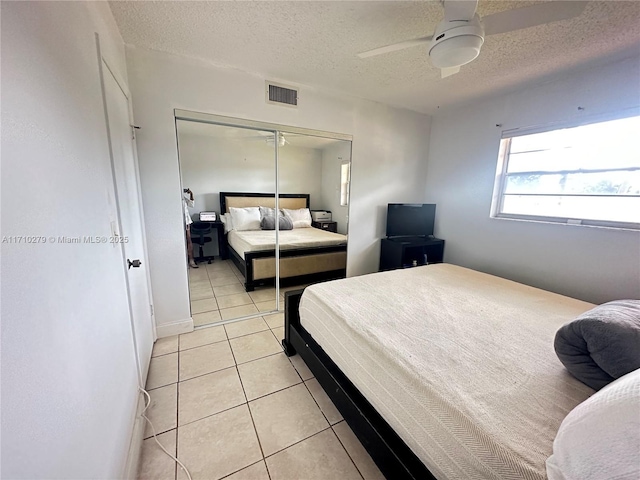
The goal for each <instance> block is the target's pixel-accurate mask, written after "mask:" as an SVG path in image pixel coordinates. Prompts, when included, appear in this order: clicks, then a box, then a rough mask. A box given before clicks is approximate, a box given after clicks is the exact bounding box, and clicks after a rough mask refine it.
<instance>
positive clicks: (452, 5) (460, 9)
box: [444, 0, 478, 22]
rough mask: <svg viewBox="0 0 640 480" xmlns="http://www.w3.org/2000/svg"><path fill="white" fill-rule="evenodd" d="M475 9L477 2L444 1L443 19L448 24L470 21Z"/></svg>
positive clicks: (466, 0)
mask: <svg viewBox="0 0 640 480" xmlns="http://www.w3.org/2000/svg"><path fill="white" fill-rule="evenodd" d="M477 7H478V0H444V19H445V20H446V21H448V22H452V21H455V20H471V19H472V18H473V16H474V15H475V14H476V8H477Z"/></svg>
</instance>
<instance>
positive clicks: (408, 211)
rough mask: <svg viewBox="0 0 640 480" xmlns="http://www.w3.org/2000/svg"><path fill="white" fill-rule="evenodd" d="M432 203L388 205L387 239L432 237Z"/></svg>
mask: <svg viewBox="0 0 640 480" xmlns="http://www.w3.org/2000/svg"><path fill="white" fill-rule="evenodd" d="M435 219H436V205H435V204H434V203H425V204H422V203H390V204H389V205H388V206H387V237H410V236H425V237H426V236H428V235H433V224H434V222H435Z"/></svg>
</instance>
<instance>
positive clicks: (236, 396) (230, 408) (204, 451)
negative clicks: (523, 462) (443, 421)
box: [139, 314, 383, 480]
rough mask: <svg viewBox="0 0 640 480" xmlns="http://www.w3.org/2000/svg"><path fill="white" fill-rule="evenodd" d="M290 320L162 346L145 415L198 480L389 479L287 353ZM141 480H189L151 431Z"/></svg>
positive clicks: (239, 326)
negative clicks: (284, 334) (285, 342)
mask: <svg viewBox="0 0 640 480" xmlns="http://www.w3.org/2000/svg"><path fill="white" fill-rule="evenodd" d="M283 321H284V314H277V315H271V316H269V317H259V318H257V319H252V320H245V321H242V322H238V323H231V324H227V325H224V326H223V325H220V326H214V327H210V328H206V329H202V330H198V331H195V332H192V333H188V334H185V335H180V336H179V338H178V337H170V338H163V339H160V340H158V341H157V342H156V345H155V347H154V350H153V358H152V359H151V367H150V372H149V377H148V380H147V389H149V393H150V395H151V407H150V409H149V411H148V416H149V418H150V419H151V421H152V422H153V423H154V426H155V428H156V432H157V433H158V434H159V435H158V438H159V440H160V442H161V443H162V444H163V445H164V446H165V448H167V450H169V451H170V452H171V453H172V454H174V455H176V454H177V456H178V458H179V459H180V461H182V462H183V463H184V464H185V465H186V467H187V468H188V469H189V471H190V473H191V476H192V478H193V480H216V479H221V478H225V479H229V480H303V479H304V480H308V479H309V480H311V479H319V480H332V479H336V480H337V479H340V480H348V479H358V480H361V479H365V480H370V479H382V478H383V477H382V474H381V473H380V471H379V470H378V469H377V467H376V466H375V464H374V463H373V461H372V460H371V457H369V455H368V454H367V453H366V451H365V450H364V448H363V447H362V445H361V444H360V442H359V441H358V440H357V438H356V437H355V435H354V434H353V432H352V431H351V429H350V428H349V426H348V425H347V424H346V423H345V422H344V420H343V419H342V417H341V415H340V413H339V412H338V411H337V410H336V408H335V406H334V405H333V403H332V402H331V400H330V399H329V397H328V396H327V395H326V393H325V392H324V391H323V390H322V388H321V387H320V385H319V383H318V382H317V381H316V379H315V378H313V375H312V374H311V372H310V371H309V369H308V368H307V366H306V365H305V364H304V362H303V361H302V359H301V358H300V357H299V356H298V355H296V356H293V357H291V358H287V356H286V355H285V354H284V353H283V352H282V348H281V346H280V339H281V338H282V330H283V327H282V325H283ZM145 438H146V439H145V440H144V442H143V447H142V459H141V466H140V472H139V478H140V479H159V480H186V478H187V477H186V475H185V474H184V472H183V471H182V469H181V468H180V467H176V465H175V464H174V462H173V460H171V459H170V458H169V457H168V456H166V455H165V454H164V453H163V452H162V451H161V450H160V447H158V445H157V444H156V443H155V441H154V439H153V438H151V431H150V429H148V430H147V431H146V432H145Z"/></svg>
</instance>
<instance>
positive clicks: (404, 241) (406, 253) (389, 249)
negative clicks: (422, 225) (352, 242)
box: [379, 237, 444, 272]
mask: <svg viewBox="0 0 640 480" xmlns="http://www.w3.org/2000/svg"><path fill="white" fill-rule="evenodd" d="M443 257H444V240H441V239H439V238H434V237H387V238H383V239H382V241H381V244H380V270H379V271H381V272H382V271H385V270H395V269H397V268H410V267H414V266H415V267H419V266H421V265H427V264H429V263H442V260H443Z"/></svg>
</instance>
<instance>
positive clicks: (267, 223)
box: [260, 215, 293, 230]
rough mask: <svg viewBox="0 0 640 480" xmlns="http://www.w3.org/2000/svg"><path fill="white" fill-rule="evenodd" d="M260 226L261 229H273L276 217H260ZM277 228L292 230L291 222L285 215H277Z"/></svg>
mask: <svg viewBox="0 0 640 480" xmlns="http://www.w3.org/2000/svg"><path fill="white" fill-rule="evenodd" d="M260 228H262V230H275V229H276V217H274V216H273V215H267V216H265V217H262V220H260ZM278 230H293V223H292V222H291V220H289V219H288V218H287V217H283V216H282V215H280V216H278Z"/></svg>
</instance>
